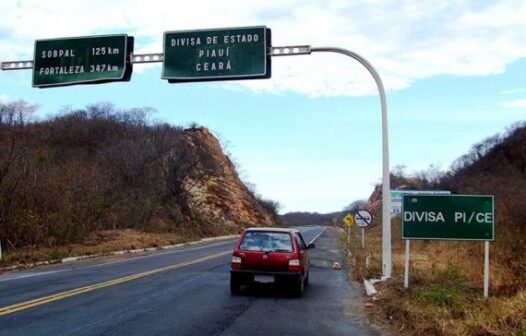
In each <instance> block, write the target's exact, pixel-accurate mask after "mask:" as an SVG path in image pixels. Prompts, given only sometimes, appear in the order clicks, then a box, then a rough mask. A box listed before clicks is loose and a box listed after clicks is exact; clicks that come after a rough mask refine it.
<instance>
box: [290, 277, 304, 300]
mask: <svg viewBox="0 0 526 336" xmlns="http://www.w3.org/2000/svg"><path fill="white" fill-rule="evenodd" d="M304 289H305V282H304V281H303V278H302V276H301V275H300V276H298V279H297V280H296V281H295V283H294V288H293V292H294V296H295V297H302V296H303V290H304Z"/></svg>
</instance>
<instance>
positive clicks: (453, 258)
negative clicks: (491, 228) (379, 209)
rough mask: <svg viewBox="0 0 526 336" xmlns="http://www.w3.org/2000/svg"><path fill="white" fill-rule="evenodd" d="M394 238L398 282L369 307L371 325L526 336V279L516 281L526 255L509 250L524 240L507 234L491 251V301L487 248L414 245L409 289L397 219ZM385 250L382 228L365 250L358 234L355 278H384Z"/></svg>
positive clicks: (354, 232) (383, 286) (354, 233)
mask: <svg viewBox="0 0 526 336" xmlns="http://www.w3.org/2000/svg"><path fill="white" fill-rule="evenodd" d="M392 232H393V240H392V253H393V254H392V262H393V278H392V279H390V280H388V281H386V282H383V283H378V284H376V285H375V287H376V288H377V290H378V291H379V294H378V295H377V296H376V298H375V299H371V300H370V304H368V305H367V306H368V307H369V308H370V309H369V316H370V318H372V319H374V320H376V322H377V323H380V324H383V325H386V326H389V327H390V328H391V329H392V330H394V331H395V332H398V333H400V334H403V335H517V336H518V335H521V336H522V335H526V281H525V278H524V277H526V274H522V277H520V274H518V275H517V274H516V272H517V266H519V267H520V266H521V265H522V266H523V265H526V256H524V255H522V253H519V252H520V250H519V251H515V254H513V253H514V252H513V251H508V250H505V249H506V248H507V246H516V244H517V241H516V240H518V239H523V237H524V236H523V235H516V234H511V233H510V234H507V233H506V232H503V231H502V229H501V232H500V233H498V234H499V235H498V237H499V240H496V241H495V242H494V243H492V244H491V247H490V298H488V299H484V298H483V288H482V287H483V258H484V254H483V243H482V242H437V241H412V242H411V259H410V261H411V262H410V272H409V288H408V289H405V288H404V287H403V274H404V273H403V272H404V269H403V266H404V252H405V244H404V241H402V239H401V238H400V234H399V232H400V222H399V220H397V219H395V220H393V228H392ZM344 236H345V239H342V240H344V241H345V242H346V241H347V238H346V236H347V233H345V234H344ZM381 244H382V242H381V227H380V225H378V223H376V225H375V226H374V227H373V228H371V229H369V230H368V231H366V249H365V250H362V249H361V234H360V230H359V229H358V228H356V227H353V228H352V229H351V243H350V250H351V252H352V254H351V256H350V257H349V260H348V262H349V269H350V276H351V278H352V279H354V280H357V281H362V279H363V278H377V277H379V276H380V275H381ZM503 251H507V252H506V253H504V252H503ZM367 255H370V266H369V267H368V268H366V267H365V258H366V256H367Z"/></svg>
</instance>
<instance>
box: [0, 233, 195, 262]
mask: <svg viewBox="0 0 526 336" xmlns="http://www.w3.org/2000/svg"><path fill="white" fill-rule="evenodd" d="M197 238H198V237H193V236H188V235H186V236H183V235H180V234H176V233H162V234H160V233H149V232H141V231H138V230H133V229H126V230H108V231H99V232H96V233H92V234H91V235H90V236H89V237H87V238H86V240H85V241H84V243H83V244H71V245H68V246H59V247H43V248H31V247H26V248H22V249H18V250H15V251H9V252H7V253H4V255H3V256H2V259H1V260H0V266H10V265H16V264H22V265H24V264H31V263H34V262H38V261H45V260H57V259H62V258H65V257H72V256H81V255H95V254H105V253H109V252H112V251H120V250H134V249H142V248H151V247H161V246H165V245H172V244H178V243H184V242H188V241H191V240H195V239H197Z"/></svg>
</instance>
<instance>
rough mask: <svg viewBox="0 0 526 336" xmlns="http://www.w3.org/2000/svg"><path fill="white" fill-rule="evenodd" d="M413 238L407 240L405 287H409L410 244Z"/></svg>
mask: <svg viewBox="0 0 526 336" xmlns="http://www.w3.org/2000/svg"><path fill="white" fill-rule="evenodd" d="M410 244H411V240H409V239H406V240H405V267H404V288H408V287H409V246H410Z"/></svg>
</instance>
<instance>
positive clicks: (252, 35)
mask: <svg viewBox="0 0 526 336" xmlns="http://www.w3.org/2000/svg"><path fill="white" fill-rule="evenodd" d="M269 49H270V29H268V28H266V27H264V26H259V27H242V28H224V29H203V30H185V31H172V32H165V33H164V59H163V70H162V78H163V79H168V81H169V82H170V83H179V82H195V81H213V80H233V79H256V78H270V75H271V67H270V53H269Z"/></svg>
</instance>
